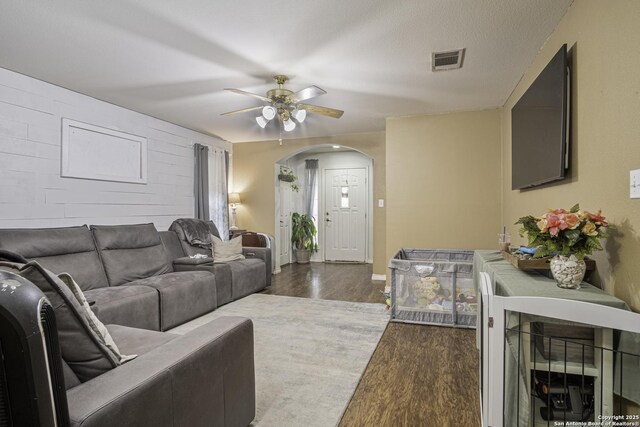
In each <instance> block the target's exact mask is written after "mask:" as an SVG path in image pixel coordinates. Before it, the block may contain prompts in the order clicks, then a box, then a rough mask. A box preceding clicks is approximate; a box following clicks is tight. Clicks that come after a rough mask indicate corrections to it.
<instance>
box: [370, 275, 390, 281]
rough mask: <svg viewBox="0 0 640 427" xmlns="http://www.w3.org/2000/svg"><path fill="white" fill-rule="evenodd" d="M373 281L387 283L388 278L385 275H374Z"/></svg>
mask: <svg viewBox="0 0 640 427" xmlns="http://www.w3.org/2000/svg"><path fill="white" fill-rule="evenodd" d="M371 280H382V281H383V282H386V281H387V276H386V275H384V274H372V275H371Z"/></svg>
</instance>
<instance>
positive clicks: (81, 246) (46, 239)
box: [0, 225, 109, 291]
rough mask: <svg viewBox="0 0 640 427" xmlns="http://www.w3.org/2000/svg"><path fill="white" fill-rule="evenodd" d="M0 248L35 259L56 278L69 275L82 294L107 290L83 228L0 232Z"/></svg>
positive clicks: (93, 248) (100, 268)
mask: <svg viewBox="0 0 640 427" xmlns="http://www.w3.org/2000/svg"><path fill="white" fill-rule="evenodd" d="M0 248H1V249H7V250H10V251H13V252H16V253H19V254H20V255H22V256H23V257H25V258H28V259H34V260H36V261H38V262H39V263H40V265H42V266H43V267H44V268H46V269H47V270H50V271H52V272H54V273H56V274H60V273H69V274H70V275H71V276H73V278H74V279H75V280H76V282H77V283H78V285H80V288H81V289H82V290H83V291H86V290H88V289H95V288H102V287H105V286H109V284H108V282H107V276H106V275H105V272H104V269H103V267H102V262H101V261H100V256H99V255H98V252H97V251H96V247H95V244H94V242H93V236H92V235H91V232H90V231H89V229H88V228H87V227H86V226H84V225H83V226H78V227H62V228H14V229H0Z"/></svg>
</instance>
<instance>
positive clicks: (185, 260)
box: [173, 256, 213, 268]
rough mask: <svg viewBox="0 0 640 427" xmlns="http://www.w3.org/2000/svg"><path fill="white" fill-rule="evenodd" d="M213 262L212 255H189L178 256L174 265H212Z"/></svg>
mask: <svg viewBox="0 0 640 427" xmlns="http://www.w3.org/2000/svg"><path fill="white" fill-rule="evenodd" d="M212 263H213V258H211V257H207V258H191V257H188V256H185V257H182V258H176V259H174V260H173V266H174V268H175V266H177V265H207V264H209V265H211V264H212Z"/></svg>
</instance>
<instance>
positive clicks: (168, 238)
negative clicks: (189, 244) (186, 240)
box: [158, 231, 186, 260]
mask: <svg viewBox="0 0 640 427" xmlns="http://www.w3.org/2000/svg"><path fill="white" fill-rule="evenodd" d="M158 234H160V240H161V241H162V244H163V245H164V250H165V251H167V254H168V255H169V258H170V259H171V260H174V259H178V258H182V257H184V256H186V255H185V253H184V250H183V249H182V245H181V244H180V240H178V235H177V234H176V233H175V232H173V231H160V232H159V233H158Z"/></svg>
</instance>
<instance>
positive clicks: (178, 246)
mask: <svg viewBox="0 0 640 427" xmlns="http://www.w3.org/2000/svg"><path fill="white" fill-rule="evenodd" d="M207 226H208V227H209V228H210V229H211V230H212V231H213V230H215V226H213V224H212V223H210V224H207ZM172 228H173V229H175V231H166V232H158V231H157V230H156V228H155V227H154V226H153V224H137V225H117V226H96V225H92V226H90V227H87V226H77V227H64V228H45V229H0V249H5V250H9V251H12V252H15V253H18V254H20V255H22V256H24V257H25V258H27V259H33V260H36V261H38V262H39V263H40V264H41V265H42V266H44V267H45V268H47V269H48V270H50V271H52V272H54V273H56V274H59V273H62V272H66V273H69V274H70V275H71V276H73V278H74V279H75V281H76V282H77V283H78V285H79V286H80V287H81V288H82V290H83V292H84V294H85V297H86V298H87V300H88V301H89V303H90V304H91V308H92V310H93V311H94V312H95V313H96V315H97V316H98V318H99V319H100V320H101V321H102V322H103V323H104V324H106V325H108V326H107V327H108V329H109V331H110V332H111V334H112V336H113V338H114V340H115V342H116V343H117V344H118V346H119V347H120V350H121V351H122V353H123V354H138V357H137V358H136V359H134V360H132V361H130V362H127V363H125V364H124V365H121V366H118V367H116V368H114V369H112V370H110V371H108V372H106V373H104V374H102V375H99V376H98V377H95V378H92V379H90V380H88V381H86V382H81V381H80V380H79V379H78V377H77V376H76V375H74V373H73V371H72V370H71V369H68V368H67V369H65V384H66V387H67V396H68V401H69V413H70V417H71V420H72V425H78V426H80V425H82V426H103V425H104V426H111V425H119V426H125V425H131V426H134V425H154V426H212V425H220V426H246V425H248V424H249V423H250V422H251V421H252V420H253V418H254V415H255V380H254V371H253V369H254V365H253V325H252V323H251V321H250V320H249V319H243V318H234V317H228V318H221V319H217V320H216V321H213V322H211V323H209V324H207V325H204V326H201V327H200V328H198V329H195V330H193V331H191V332H190V333H188V334H187V335H183V336H179V335H175V334H172V333H170V332H162V331H167V330H169V329H171V328H173V327H175V326H178V325H180V324H182V323H184V322H187V321H189V320H191V319H194V318H196V317H199V316H201V315H203V314H205V313H207V312H209V311H212V310H214V309H216V308H217V307H219V306H220V305H222V304H225V303H228V302H230V301H233V300H236V299H238V298H241V297H243V296H246V295H248V294H250V293H253V292H257V291H259V290H261V289H263V288H264V287H265V286H266V285H267V283H268V282H270V276H271V266H270V260H271V255H270V252H269V249H267V248H244V249H243V250H244V253H245V256H247V259H244V260H238V261H231V262H228V263H217V262H215V260H213V259H211V258H206V259H199V260H194V259H192V258H190V257H189V255H193V254H195V253H203V254H206V253H207V251H206V250H205V249H203V248H201V247H193V246H192V245H191V244H190V242H189V241H188V239H187V238H186V236H185V233H182V232H181V230H180V227H177V226H176V227H172ZM216 233H217V230H216Z"/></svg>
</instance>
